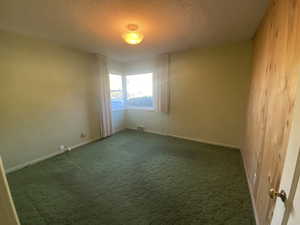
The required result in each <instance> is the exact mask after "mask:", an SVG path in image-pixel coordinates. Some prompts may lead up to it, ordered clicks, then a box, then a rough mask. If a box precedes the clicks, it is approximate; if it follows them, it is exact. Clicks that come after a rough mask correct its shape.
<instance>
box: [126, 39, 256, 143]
mask: <svg viewBox="0 0 300 225" xmlns="http://www.w3.org/2000/svg"><path fill="white" fill-rule="evenodd" d="M251 58H252V43H251V41H245V42H241V43H235V44H230V45H223V46H219V47H214V48H205V49H191V50H187V51H183V52H178V53H173V54H171V55H170V65H169V70H170V72H169V78H170V95H171V96H170V101H171V102H170V112H169V114H164V113H157V112H154V111H143V110H127V111H126V116H125V118H126V119H125V123H126V127H128V128H136V127H137V126H144V127H145V129H146V130H148V131H151V132H156V133H162V134H169V135H174V136H180V137H186V138H190V139H195V140H200V141H205V142H211V143H217V144H221V145H228V146H234V147H240V146H241V142H242V137H243V130H244V121H245V112H246V101H247V96H248V89H249V80H250V74H251V63H252V60H251ZM153 65H154V64H153V60H151V59H148V60H147V61H140V62H134V63H130V64H127V65H125V66H124V73H125V74H134V73H141V72H149V71H151V68H153Z"/></svg>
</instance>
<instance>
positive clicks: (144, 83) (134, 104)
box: [126, 73, 153, 109]
mask: <svg viewBox="0 0 300 225" xmlns="http://www.w3.org/2000/svg"><path fill="white" fill-rule="evenodd" d="M126 106H127V107H128V108H149V109H153V81H152V73H146V74H136V75H128V76H126Z"/></svg>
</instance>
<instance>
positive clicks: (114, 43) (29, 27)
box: [0, 0, 268, 61]
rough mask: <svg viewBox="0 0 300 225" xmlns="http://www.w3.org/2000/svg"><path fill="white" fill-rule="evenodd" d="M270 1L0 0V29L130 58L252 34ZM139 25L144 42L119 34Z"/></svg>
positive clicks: (120, 57)
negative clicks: (126, 39) (133, 41)
mask: <svg viewBox="0 0 300 225" xmlns="http://www.w3.org/2000/svg"><path fill="white" fill-rule="evenodd" d="M267 3H268V0H0V29H3V30H10V31H14V32H18V33H23V34H27V35H31V36H35V37H41V38H45V39H48V40H54V41H58V42H60V43H63V44H65V45H67V46H72V47H75V48H80V49H83V50H86V51H88V52H93V53H101V54H104V55H106V56H109V57H111V58H114V59H117V60H121V61H129V60H137V59H140V58H143V57H151V56H153V55H156V54H160V53H167V52H174V51H179V50H183V49H188V48H192V47H204V46H211V45H217V44H220V43H223V42H234V41H239V40H246V39H250V38H252V37H253V35H254V33H255V31H256V28H257V27H258V24H259V22H260V20H261V18H262V16H263V14H264V11H265V8H266V7H267ZM129 23H136V24H138V25H139V27H140V30H141V32H142V33H143V34H144V35H145V39H144V41H143V42H142V44H140V45H137V46H130V45H127V44H126V43H124V42H123V40H122V39H121V36H120V35H121V33H122V32H123V31H124V29H125V27H126V25H127V24H129Z"/></svg>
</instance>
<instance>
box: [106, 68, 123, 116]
mask: <svg viewBox="0 0 300 225" xmlns="http://www.w3.org/2000/svg"><path fill="white" fill-rule="evenodd" d="M109 83H110V97H111V107H112V110H113V111H116V110H123V109H124V96H123V79H122V76H121V75H116V74H110V75H109Z"/></svg>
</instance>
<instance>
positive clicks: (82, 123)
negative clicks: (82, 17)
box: [0, 32, 100, 169]
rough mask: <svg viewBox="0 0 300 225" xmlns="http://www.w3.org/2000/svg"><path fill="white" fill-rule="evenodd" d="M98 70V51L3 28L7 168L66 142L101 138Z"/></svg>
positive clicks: (0, 103) (0, 68) (0, 53)
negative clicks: (86, 50) (83, 50)
mask: <svg viewBox="0 0 300 225" xmlns="http://www.w3.org/2000/svg"><path fill="white" fill-rule="evenodd" d="M97 71H98V70H97V59H96V56H95V55H92V54H87V53H84V52H81V51H78V50H74V49H70V48H64V47H62V46H59V45H57V44H54V43H51V42H48V41H43V40H39V39H33V38H28V37H24V36H20V35H17V34H13V33H8V32H0V124H1V126H0V143H1V148H0V154H1V156H2V158H3V161H4V166H5V168H6V169H7V168H12V167H15V166H18V165H21V164H23V163H26V162H29V161H32V160H36V159H39V158H43V157H45V156H47V155H52V154H54V153H56V152H58V151H59V146H60V145H62V144H64V145H67V146H73V145H77V144H80V143H82V142H86V141H88V140H91V139H95V138H99V135H100V130H99V129H100V128H99V106H100V104H99V103H98V99H99V98H98V90H99V82H98V78H99V76H98V73H97ZM81 132H84V133H86V135H87V136H86V137H85V138H81V137H80V136H81Z"/></svg>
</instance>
